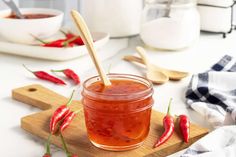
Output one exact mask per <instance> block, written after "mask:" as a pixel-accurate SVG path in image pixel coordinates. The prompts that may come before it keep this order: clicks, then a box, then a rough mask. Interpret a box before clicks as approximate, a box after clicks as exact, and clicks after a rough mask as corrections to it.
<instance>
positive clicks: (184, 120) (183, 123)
mask: <svg viewBox="0 0 236 157" xmlns="http://www.w3.org/2000/svg"><path fill="white" fill-rule="evenodd" d="M189 127H190V122H189V119H188V117H187V116H186V115H180V116H179V128H180V131H181V133H182V136H183V139H184V142H186V143H188V141H189V132H190V129H189Z"/></svg>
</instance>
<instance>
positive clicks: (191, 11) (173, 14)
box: [140, 0, 200, 50]
mask: <svg viewBox="0 0 236 157" xmlns="http://www.w3.org/2000/svg"><path fill="white" fill-rule="evenodd" d="M168 1H169V0H146V4H145V7H144V10H143V13H142V24H141V32H140V36H141V39H142V40H143V42H144V43H145V44H147V45H148V46H151V47H154V48H160V49H168V50H176V49H181V48H185V47H188V46H190V45H192V44H193V43H194V42H195V41H197V39H198V38H199V35H200V17H199V13H198V10H197V8H196V1H195V0H174V1H173V3H172V4H171V5H170V12H169V15H166V13H167V11H168V7H167V3H168Z"/></svg>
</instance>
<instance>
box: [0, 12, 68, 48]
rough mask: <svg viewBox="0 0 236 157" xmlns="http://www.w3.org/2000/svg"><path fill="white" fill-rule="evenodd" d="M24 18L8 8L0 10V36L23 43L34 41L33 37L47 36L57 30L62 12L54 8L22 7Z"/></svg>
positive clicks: (60, 22) (59, 26) (60, 23)
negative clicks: (18, 16) (20, 17)
mask: <svg viewBox="0 0 236 157" xmlns="http://www.w3.org/2000/svg"><path fill="white" fill-rule="evenodd" d="M20 11H21V13H22V14H23V15H24V16H25V18H24V19H19V18H17V17H16V16H15V15H13V14H12V13H11V11H10V10H3V11H0V36H1V38H4V39H5V40H7V41H10V42H15V43H23V44H33V43H35V38H34V37H33V36H37V37H39V38H42V39H44V38H47V37H50V36H52V35H53V34H55V33H56V32H58V31H59V29H60V28H61V25H62V21H63V16H64V13H63V12H62V11H60V10H56V9H47V8H22V9H20Z"/></svg>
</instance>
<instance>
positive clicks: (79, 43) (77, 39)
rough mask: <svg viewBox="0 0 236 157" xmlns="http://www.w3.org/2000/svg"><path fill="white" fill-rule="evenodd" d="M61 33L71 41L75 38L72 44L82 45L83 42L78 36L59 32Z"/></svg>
mask: <svg viewBox="0 0 236 157" xmlns="http://www.w3.org/2000/svg"><path fill="white" fill-rule="evenodd" d="M61 32H62V33H63V34H64V35H65V36H66V38H67V39H71V38H74V37H76V38H75V39H74V40H73V41H72V43H75V44H77V45H84V42H83V40H82V38H81V37H80V36H77V35H74V34H72V33H70V32H68V33H66V32H64V31H61Z"/></svg>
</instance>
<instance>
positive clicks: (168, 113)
mask: <svg viewBox="0 0 236 157" xmlns="http://www.w3.org/2000/svg"><path fill="white" fill-rule="evenodd" d="M172 100H173V99H172V98H170V100H169V104H168V109H167V115H171V114H170V108H171V102H172Z"/></svg>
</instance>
